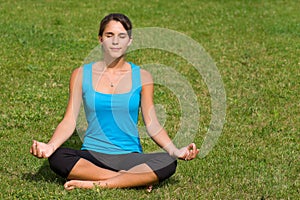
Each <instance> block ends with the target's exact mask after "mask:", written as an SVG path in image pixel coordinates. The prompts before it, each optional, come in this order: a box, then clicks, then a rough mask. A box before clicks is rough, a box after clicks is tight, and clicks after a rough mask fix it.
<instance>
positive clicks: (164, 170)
mask: <svg viewBox="0 0 300 200" xmlns="http://www.w3.org/2000/svg"><path fill="white" fill-rule="evenodd" d="M131 30H132V24H131V22H130V20H129V19H128V18H127V17H126V16H125V15H123V14H118V13H114V14H110V15H108V16H106V17H105V18H104V19H103V20H102V21H101V23H100V30H99V42H100V44H101V46H102V50H103V61H99V62H95V63H90V64H87V65H84V66H83V67H79V68H77V69H75V70H74V71H73V73H72V75H71V79H70V97H69V102H68V107H67V110H66V113H65V116H64V118H63V120H62V121H61V122H60V124H59V125H58V126H57V128H56V130H55V132H54V134H53V136H52V138H51V139H50V141H49V142H48V143H42V142H38V141H35V140H34V141H33V144H32V146H31V148H30V152H31V154H33V155H34V156H36V157H38V158H49V159H48V160H49V163H50V167H51V169H52V170H53V171H54V172H56V173H57V174H59V175H60V176H62V177H65V178H67V180H68V181H67V182H66V183H65V185H64V186H65V189H67V190H71V189H74V188H93V187H95V186H97V187H103V188H126V187H137V186H151V185H152V184H154V183H157V182H160V181H163V180H165V179H167V178H169V177H170V176H172V175H173V174H174V173H175V170H176V166H177V162H176V159H177V158H179V159H184V160H192V159H194V158H195V157H196V156H197V154H198V153H199V150H198V149H197V148H196V145H195V144H194V143H192V144H190V145H188V146H187V147H184V148H181V149H177V148H176V147H175V146H174V144H173V143H172V141H171V139H170V138H169V136H168V135H167V132H166V131H165V130H164V129H163V128H162V127H161V125H160V124H159V122H158V120H157V117H156V113H155V110H154V103H153V90H154V88H153V80H152V76H151V74H150V73H149V72H147V71H146V70H143V69H140V68H139V67H138V66H136V65H134V64H133V63H129V62H126V60H125V53H126V49H127V48H128V46H129V45H130V44H131V42H132V36H131ZM82 101H83V103H84V108H85V112H86V118H87V121H88V128H87V130H86V133H85V136H84V140H83V144H82V148H81V150H74V149H69V148H62V147H60V146H61V145H62V144H63V143H64V142H65V141H66V140H67V139H68V138H69V137H70V136H71V135H72V133H73V131H74V129H75V127H76V119H77V116H78V113H79V110H80V105H81V102H82ZM139 107H141V111H142V116H143V119H144V123H145V125H146V128H147V132H148V134H149V135H150V136H151V138H152V139H153V140H154V141H155V142H156V143H157V144H158V145H159V146H160V147H162V148H163V149H164V150H165V151H166V153H151V154H143V153H142V147H141V144H140V139H139V136H138V131H137V120H138V111H139Z"/></svg>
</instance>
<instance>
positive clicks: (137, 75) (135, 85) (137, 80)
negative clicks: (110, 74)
mask: <svg viewBox="0 0 300 200" xmlns="http://www.w3.org/2000/svg"><path fill="white" fill-rule="evenodd" d="M129 64H130V65H131V70H132V89H133V91H135V90H137V89H139V88H141V86H142V83H141V82H142V81H141V72H140V67H139V66H137V65H135V64H133V63H131V62H129Z"/></svg>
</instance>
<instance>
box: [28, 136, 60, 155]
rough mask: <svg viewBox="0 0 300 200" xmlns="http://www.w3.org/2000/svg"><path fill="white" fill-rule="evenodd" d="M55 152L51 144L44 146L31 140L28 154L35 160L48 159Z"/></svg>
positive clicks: (44, 144)
mask: <svg viewBox="0 0 300 200" xmlns="http://www.w3.org/2000/svg"><path fill="white" fill-rule="evenodd" d="M54 151H55V147H54V145H53V144H46V143H43V142H38V141H36V140H33V142H32V145H31V147H30V153H31V154H32V155H33V156H35V157H37V158H48V157H50V156H51V155H52V153H53V152H54Z"/></svg>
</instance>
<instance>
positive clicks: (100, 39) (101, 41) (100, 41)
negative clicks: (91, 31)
mask: <svg viewBox="0 0 300 200" xmlns="http://www.w3.org/2000/svg"><path fill="white" fill-rule="evenodd" d="M98 41H99V43H100V44H102V43H103V38H102V37H101V36H99V37H98Z"/></svg>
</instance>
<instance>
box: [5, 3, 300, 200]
mask: <svg viewBox="0 0 300 200" xmlns="http://www.w3.org/2000/svg"><path fill="white" fill-rule="evenodd" d="M298 3H299V2H298V1H292V0H287V1H283V0H282V1H281V0H276V1H271V0H266V1H233V0H231V1H196V0H191V1H189V2H185V1H177V0H175V1H172V3H168V1H154V2H151V3H150V2H149V1H145V0H140V1H130V2H129V1H128V2H126V1H121V2H119V1H114V0H112V1H101V2H96V1H89V2H83V1H72V2H71V1H34V0H23V1H1V2H0V4H1V6H0V10H1V12H0V16H1V17H0V21H1V23H0V34H1V37H0V42H1V48H0V53H1V57H0V75H1V79H0V89H1V100H0V102H1V111H0V113H1V118H0V141H1V145H0V152H1V156H0V173H1V176H0V190H1V194H0V199H95V198H98V199H120V198H122V199H297V198H299V192H300V191H299V188H300V177H299V174H300V171H299V169H300V168H299V150H300V145H299V144H300V141H299V138H300V137H299V130H300V117H299V116H300V113H299V110H300V109H299V108H300V103H299V83H300V71H299V69H300V61H299V56H300V18H299V14H298V9H297V8H298ZM110 12H123V13H126V14H127V15H128V16H129V17H130V18H131V19H132V21H133V24H134V26H135V27H164V28H169V29H172V30H176V31H178V32H181V33H184V34H186V35H187V36H189V37H191V38H193V39H194V40H196V41H197V42H199V43H200V44H201V45H202V46H203V47H204V48H205V49H206V51H207V52H208V53H209V54H210V55H211V56H212V58H213V59H214V60H215V62H216V64H217V66H218V69H219V72H220V74H221V76H222V79H223V82H224V87H225V90H226V95H227V102H226V103H227V117H226V124H225V126H224V128H223V131H222V135H221V137H220V138H219V140H218V143H217V145H216V146H215V147H214V149H213V151H211V152H210V153H209V154H208V156H206V157H205V158H202V159H200V158H198V159H196V160H194V161H192V162H182V161H180V162H179V166H178V170H177V172H176V174H175V175H174V176H173V177H172V178H170V179H169V180H168V181H166V182H163V183H161V184H159V185H157V186H155V187H154V190H153V192H152V193H149V194H148V193H146V192H145V190H144V189H139V188H138V189H123V190H100V189H95V190H91V191H86V190H74V191H71V192H67V191H64V190H63V187H62V184H63V182H64V180H63V179H61V178H60V177H58V176H56V175H55V174H54V173H53V172H51V171H50V170H49V167H48V163H47V161H46V160H39V159H36V158H34V157H32V156H31V155H30V154H29V147H30V143H31V140H32V139H37V140H40V141H45V142H46V141H47V140H48V139H49V138H50V136H51V135H52V133H53V131H54V129H55V127H56V125H57V123H58V122H59V121H60V120H61V118H62V116H63V113H64V110H65V107H66V103H67V100H68V81H69V76H70V73H71V71H72V70H73V69H74V68H76V67H78V66H80V65H81V64H82V61H83V60H84V58H85V57H86V56H87V54H88V53H89V52H90V51H91V50H92V49H93V48H94V47H95V46H96V45H97V38H96V36H97V31H98V23H99V20H100V19H101V18H102V17H103V16H105V15H106V14H108V13H110ZM129 59H130V60H131V61H133V62H136V63H137V64H143V63H147V62H157V63H163V64H165V65H168V66H174V68H175V69H176V70H177V71H178V72H180V73H181V74H182V75H183V76H185V77H186V78H187V79H188V80H189V81H190V83H191V84H192V87H193V89H194V91H195V93H196V95H197V98H198V101H199V107H200V109H201V119H200V127H199V132H198V134H197V137H196V139H195V140H196V143H197V144H198V146H200V145H201V142H202V141H203V136H204V134H205V133H206V130H207V127H208V125H209V121H210V97H209V94H208V92H207V88H206V85H205V83H204V82H203V80H195V77H194V74H195V72H194V71H193V70H190V69H191V68H187V66H188V63H186V61H184V60H183V59H181V58H179V57H178V56H176V55H172V54H170V53H167V52H163V51H158V50H142V51H137V52H133V53H130V55H129ZM187 69H189V70H187ZM155 96H156V102H157V103H159V104H164V106H165V108H166V111H167V122H166V129H167V130H168V131H169V132H170V134H171V135H172V134H173V133H174V132H176V130H177V129H178V125H177V124H178V123H176V122H178V121H179V120H180V111H178V105H177V103H176V98H175V96H174V95H172V93H171V92H170V91H168V90H166V88H164V87H161V86H158V87H157V90H156V93H155ZM80 143H81V142H80V140H79V139H78V137H77V135H76V134H75V135H74V136H73V137H72V138H71V139H70V140H69V141H67V143H66V144H65V145H67V146H73V147H77V148H78V147H79V146H80ZM143 144H144V148H145V150H146V151H152V150H153V149H155V148H156V147H155V145H154V144H153V143H151V141H150V140H149V139H146V138H145V139H144V140H143Z"/></svg>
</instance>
